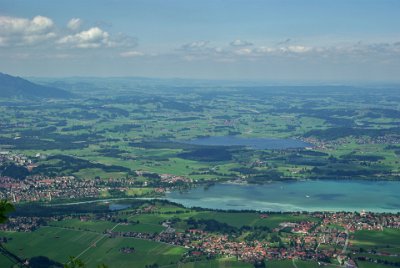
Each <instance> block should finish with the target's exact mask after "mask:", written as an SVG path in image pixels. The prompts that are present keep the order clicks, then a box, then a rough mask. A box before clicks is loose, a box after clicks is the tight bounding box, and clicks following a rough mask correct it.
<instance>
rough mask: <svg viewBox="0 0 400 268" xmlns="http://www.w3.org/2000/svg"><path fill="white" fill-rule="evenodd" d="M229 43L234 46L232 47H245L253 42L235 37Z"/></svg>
mask: <svg viewBox="0 0 400 268" xmlns="http://www.w3.org/2000/svg"><path fill="white" fill-rule="evenodd" d="M230 45H231V46H234V47H247V46H252V45H253V43H251V42H248V41H245V40H240V39H236V40H234V41H232V42H230Z"/></svg>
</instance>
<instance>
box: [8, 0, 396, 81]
mask: <svg viewBox="0 0 400 268" xmlns="http://www.w3.org/2000/svg"><path fill="white" fill-rule="evenodd" d="M399 14H400V1H398V0H375V1H369V0H331V1H328V0H290V1H289V0H270V1H268V0H264V1H256V0H229V1H228V0H224V1H221V0H202V1H194V0H181V1H177V0H159V1H155V0H143V1H135V0H133V1H123V0H113V1H112V0H108V1H101V0H96V1H93V0H92V1H89V0H85V1H82V0H81V1H75V0H69V1H54V0H48V1H42V0H35V1H28V0H26V1H19V0H0V71H2V72H6V73H11V74H17V75H22V76H76V75H79V76H148V77H184V78H211V79H257V80H274V81H275V80H282V81H287V80H288V81H289V80H290V81H300V80H305V81H310V80H311V81H398V80H400V79H399V76H398V74H399V73H400V72H399V71H400V16H399Z"/></svg>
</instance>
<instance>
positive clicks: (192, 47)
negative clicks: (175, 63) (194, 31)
mask: <svg viewBox="0 0 400 268" xmlns="http://www.w3.org/2000/svg"><path fill="white" fill-rule="evenodd" d="M209 43H210V42H209V41H195V42H191V43H187V44H184V45H183V46H182V47H181V48H182V49H183V50H188V51H196V50H201V49H204V48H206V47H207V45H208V44H209Z"/></svg>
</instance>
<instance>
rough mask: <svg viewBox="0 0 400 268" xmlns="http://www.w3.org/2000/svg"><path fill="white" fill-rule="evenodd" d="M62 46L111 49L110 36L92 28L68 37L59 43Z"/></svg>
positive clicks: (96, 28) (61, 39)
mask: <svg viewBox="0 0 400 268" xmlns="http://www.w3.org/2000/svg"><path fill="white" fill-rule="evenodd" d="M57 43H58V44H60V45H66V46H70V47H72V48H99V47H110V46H112V42H111V41H110V35H109V34H108V33H107V32H105V31H103V30H102V29H100V28H98V27H93V28H90V29H89V30H87V31H82V32H79V33H77V34H74V35H67V36H64V37H62V38H60V39H59V40H58V41H57Z"/></svg>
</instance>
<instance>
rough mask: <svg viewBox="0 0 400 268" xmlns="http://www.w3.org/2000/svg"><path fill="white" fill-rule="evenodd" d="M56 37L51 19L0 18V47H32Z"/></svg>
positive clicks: (41, 17) (37, 17) (39, 17)
mask: <svg viewBox="0 0 400 268" xmlns="http://www.w3.org/2000/svg"><path fill="white" fill-rule="evenodd" d="M55 36H56V33H55V32H54V23H53V21H52V20H51V19H50V18H47V17H43V16H36V17H34V18H33V19H31V20H29V19H25V18H17V17H7V16H0V46H22V45H32V44H36V43H39V42H41V41H45V40H48V39H50V38H54V37H55Z"/></svg>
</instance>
